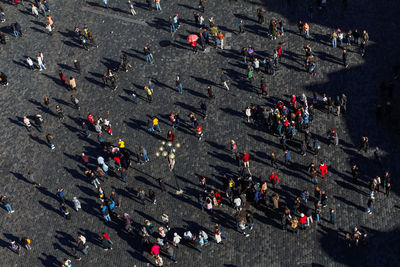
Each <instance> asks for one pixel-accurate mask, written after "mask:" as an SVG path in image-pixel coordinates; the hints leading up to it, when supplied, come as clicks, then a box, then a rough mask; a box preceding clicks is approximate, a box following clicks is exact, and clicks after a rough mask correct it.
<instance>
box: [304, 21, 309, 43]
mask: <svg viewBox="0 0 400 267" xmlns="http://www.w3.org/2000/svg"><path fill="white" fill-rule="evenodd" d="M303 30H304V35H305V38H306V39H308V38H309V37H310V25H308V23H307V22H305V23H304V25H303Z"/></svg>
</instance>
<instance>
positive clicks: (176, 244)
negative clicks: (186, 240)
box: [172, 233, 182, 247]
mask: <svg viewBox="0 0 400 267" xmlns="http://www.w3.org/2000/svg"><path fill="white" fill-rule="evenodd" d="M181 239H182V237H181V236H180V235H178V233H174V239H173V240H172V241H173V243H172V244H173V245H174V246H175V247H178V244H179V243H180V242H181Z"/></svg>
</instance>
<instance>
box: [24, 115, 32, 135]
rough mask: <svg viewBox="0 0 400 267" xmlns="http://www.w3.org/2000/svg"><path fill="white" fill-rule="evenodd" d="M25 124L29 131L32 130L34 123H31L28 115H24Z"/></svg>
mask: <svg viewBox="0 0 400 267" xmlns="http://www.w3.org/2000/svg"><path fill="white" fill-rule="evenodd" d="M24 124H25V126H26V129H27V130H28V132H30V131H31V129H32V125H31V121H30V120H29V119H28V118H27V117H26V116H24Z"/></svg>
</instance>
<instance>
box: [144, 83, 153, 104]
mask: <svg viewBox="0 0 400 267" xmlns="http://www.w3.org/2000/svg"><path fill="white" fill-rule="evenodd" d="M144 90H145V91H146V94H147V101H149V103H151V102H153V92H152V91H151V90H150V88H149V87H147V86H145V87H144Z"/></svg>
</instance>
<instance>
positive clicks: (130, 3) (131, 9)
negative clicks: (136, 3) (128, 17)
mask: <svg viewBox="0 0 400 267" xmlns="http://www.w3.org/2000/svg"><path fill="white" fill-rule="evenodd" d="M128 7H129V11H130V12H131V14H132V16H135V15H136V11H135V8H134V7H133V4H132V2H131V1H130V0H128Z"/></svg>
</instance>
